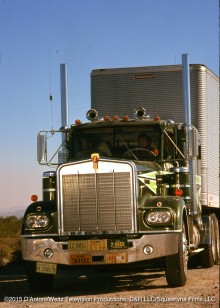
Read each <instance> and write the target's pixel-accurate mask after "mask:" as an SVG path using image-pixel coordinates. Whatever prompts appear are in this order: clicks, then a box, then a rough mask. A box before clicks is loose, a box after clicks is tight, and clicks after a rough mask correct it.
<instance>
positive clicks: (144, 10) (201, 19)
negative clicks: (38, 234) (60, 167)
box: [0, 0, 219, 213]
mask: <svg viewBox="0 0 220 308" xmlns="http://www.w3.org/2000/svg"><path fill="white" fill-rule="evenodd" d="M183 53H188V54H189V61H190V63H200V64H205V65H207V66H208V67H209V68H210V69H211V70H212V71H213V72H214V73H215V74H217V75H219V4H218V0H0V108H1V109H0V110H1V112H0V129H1V146H0V157H1V159H0V170H1V177H0V213H1V211H5V210H7V211H9V210H14V209H24V208H26V207H27V205H28V204H29V203H30V195H31V194H33V193H35V194H38V195H39V197H40V198H41V176H42V172H43V171H44V170H45V168H44V167H42V166H39V165H38V163H37V160H36V135H37V133H38V131H40V130H43V129H51V127H52V119H51V103H50V101H49V95H50V93H52V95H53V127H54V128H55V129H59V128H60V72H59V71H60V64H61V63H66V64H67V65H68V93H69V122H70V123H71V122H74V121H75V119H77V118H80V119H82V120H85V113H86V112H87V110H88V109H89V108H90V72H91V70H92V69H96V68H113V67H132V66H152V65H168V64H180V63H181V55H182V54H183Z"/></svg>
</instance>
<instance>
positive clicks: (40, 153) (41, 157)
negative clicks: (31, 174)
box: [37, 133, 47, 165]
mask: <svg viewBox="0 0 220 308" xmlns="http://www.w3.org/2000/svg"><path fill="white" fill-rule="evenodd" d="M37 161H38V163H39V164H40V165H45V164H46V162H47V139H46V135H45V134H44V135H41V134H40V133H39V134H38V135H37Z"/></svg>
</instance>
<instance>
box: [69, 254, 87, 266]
mask: <svg viewBox="0 0 220 308" xmlns="http://www.w3.org/2000/svg"><path fill="white" fill-rule="evenodd" d="M70 263H71V264H72V265H88V264H91V256H90V255H71V256H70Z"/></svg>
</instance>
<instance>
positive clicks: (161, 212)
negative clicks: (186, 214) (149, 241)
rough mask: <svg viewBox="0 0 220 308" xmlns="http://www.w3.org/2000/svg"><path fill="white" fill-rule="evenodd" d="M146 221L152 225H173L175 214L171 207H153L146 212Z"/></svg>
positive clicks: (148, 224)
mask: <svg viewBox="0 0 220 308" xmlns="http://www.w3.org/2000/svg"><path fill="white" fill-rule="evenodd" d="M144 223H145V224H146V225H147V226H150V227H152V226H153V227H161V226H172V225H173V214H172V212H171V211H170V210H169V209H151V210H149V211H146V212H145V214H144Z"/></svg>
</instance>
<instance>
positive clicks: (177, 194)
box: [175, 188, 183, 197]
mask: <svg viewBox="0 0 220 308" xmlns="http://www.w3.org/2000/svg"><path fill="white" fill-rule="evenodd" d="M175 195H176V196H177V197H181V196H182V195H183V191H182V189H179V188H178V189H176V191H175Z"/></svg>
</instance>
